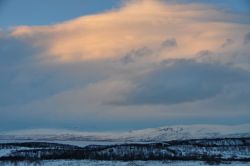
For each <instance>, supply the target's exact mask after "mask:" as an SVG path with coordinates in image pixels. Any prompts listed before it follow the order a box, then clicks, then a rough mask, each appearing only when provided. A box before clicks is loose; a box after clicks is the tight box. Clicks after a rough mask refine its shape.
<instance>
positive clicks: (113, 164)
mask: <svg viewBox="0 0 250 166" xmlns="http://www.w3.org/2000/svg"><path fill="white" fill-rule="evenodd" d="M81 165H83V166H209V164H205V163H204V162H182V161H175V162H173V161H171V162H167V161H165V162H162V161H136V162H119V161H88V160H82V161H75V160H73V161H65V160H61V161H43V162H33V163H27V162H17V163H6V162H0V166H81ZM249 165H250V163H240V162H233V163H227V164H226V163H225V164H220V166H249Z"/></svg>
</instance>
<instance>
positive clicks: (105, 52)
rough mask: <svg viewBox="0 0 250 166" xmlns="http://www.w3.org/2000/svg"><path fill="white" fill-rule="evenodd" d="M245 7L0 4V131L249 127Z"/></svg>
mask: <svg viewBox="0 0 250 166" xmlns="http://www.w3.org/2000/svg"><path fill="white" fill-rule="evenodd" d="M249 16H250V2H249V0H220V1H217V0H211V1H209V2H207V1H203V0H199V1H198V0H175V1H174V0H106V1H105V3H104V2H100V1H98V0H74V1H70V0H53V1H51V0H43V1H35V0H23V1H20V0H0V126H1V127H0V131H10V130H23V129H36V128H49V129H70V130H81V131H113V130H115V131H124V130H134V129H143V128H151V127H160V126H166V125H183V124H184V125H185V124H225V125H233V124H247V123H250V111H249V107H250V102H249V101H250V87H249V85H250V55H249V52H250V17H249Z"/></svg>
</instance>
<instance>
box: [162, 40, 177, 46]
mask: <svg viewBox="0 0 250 166" xmlns="http://www.w3.org/2000/svg"><path fill="white" fill-rule="evenodd" d="M161 47H163V48H171V47H177V41H176V39H167V40H165V41H163V42H162V43H161Z"/></svg>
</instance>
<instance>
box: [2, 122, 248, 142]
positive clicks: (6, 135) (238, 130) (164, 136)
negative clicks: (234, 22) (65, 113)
mask: <svg viewBox="0 0 250 166" xmlns="http://www.w3.org/2000/svg"><path fill="white" fill-rule="evenodd" d="M243 137H250V124H245V125H231V126H225V125H179V126H165V127H160V128H149V129H143V130H134V131H129V132H80V131H70V130H51V129H49V130H47V129H36V130H22V131H12V132H2V133H0V140H34V141H35V140H43V141H116V142H163V141H171V140H188V139H204V138H243Z"/></svg>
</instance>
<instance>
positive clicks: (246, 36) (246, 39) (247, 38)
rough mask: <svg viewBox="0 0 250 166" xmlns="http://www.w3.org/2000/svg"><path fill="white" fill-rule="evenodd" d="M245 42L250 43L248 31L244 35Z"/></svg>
mask: <svg viewBox="0 0 250 166" xmlns="http://www.w3.org/2000/svg"><path fill="white" fill-rule="evenodd" d="M244 43H245V44H249V43H250V32H249V33H247V34H246V35H245V37H244Z"/></svg>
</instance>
